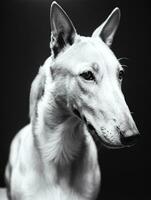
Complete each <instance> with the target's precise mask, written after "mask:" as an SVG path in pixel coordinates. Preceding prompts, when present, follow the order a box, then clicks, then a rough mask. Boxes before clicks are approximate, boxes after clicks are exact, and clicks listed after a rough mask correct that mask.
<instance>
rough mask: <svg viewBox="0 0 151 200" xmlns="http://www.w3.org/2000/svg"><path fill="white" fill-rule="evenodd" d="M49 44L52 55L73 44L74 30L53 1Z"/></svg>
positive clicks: (65, 15)
mask: <svg viewBox="0 0 151 200" xmlns="http://www.w3.org/2000/svg"><path fill="white" fill-rule="evenodd" d="M50 24H51V43H50V47H51V50H52V53H53V55H54V56H55V57H56V56H57V55H58V53H59V52H60V51H61V50H62V49H63V48H64V47H65V46H66V45H68V44H69V45H72V44H73V42H74V38H75V34H76V30H75V28H74V26H73V24H72V22H71V20H70V19H69V17H68V16H67V14H66V13H65V11H64V10H63V9H62V8H61V7H60V6H59V5H58V4H57V3H56V2H55V1H54V2H53V3H52V5H51V9H50Z"/></svg>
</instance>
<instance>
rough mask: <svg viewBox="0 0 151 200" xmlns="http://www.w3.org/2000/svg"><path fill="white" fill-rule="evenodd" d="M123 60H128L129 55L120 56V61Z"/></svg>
mask: <svg viewBox="0 0 151 200" xmlns="http://www.w3.org/2000/svg"><path fill="white" fill-rule="evenodd" d="M121 60H128V58H127V57H121V58H118V61H121Z"/></svg>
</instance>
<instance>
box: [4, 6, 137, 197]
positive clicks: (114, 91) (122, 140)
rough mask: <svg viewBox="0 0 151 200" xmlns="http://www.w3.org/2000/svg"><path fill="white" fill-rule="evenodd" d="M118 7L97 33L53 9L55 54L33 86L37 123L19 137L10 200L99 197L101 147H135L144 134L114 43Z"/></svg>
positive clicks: (13, 150)
mask: <svg viewBox="0 0 151 200" xmlns="http://www.w3.org/2000/svg"><path fill="white" fill-rule="evenodd" d="M119 22H120V9H119V8H115V9H114V10H113V11H112V12H111V14H110V15H109V17H108V18H107V19H106V20H105V21H104V22H103V23H102V24H101V25H100V26H99V27H98V28H97V29H96V30H95V31H94V32H93V34H92V36H91V37H84V36H80V35H78V34H77V32H76V29H75V27H74V25H73V23H72V21H71V20H70V18H69V17H68V16H67V14H66V13H65V11H64V10H63V9H62V8H61V7H60V6H59V5H58V4H57V3H56V2H53V3H52V5H51V11H50V24H51V42H50V48H51V56H50V57H49V58H48V59H47V60H46V61H45V63H44V65H43V66H42V67H40V69H39V72H38V75H37V76H36V78H35V79H34V81H33V83H32V86H31V92H30V124H29V125H27V126H26V127H24V128H23V129H22V130H21V131H20V132H19V133H18V134H17V135H16V136H15V138H14V139H13V141H12V144H11V147H10V155H9V161H8V164H7V166H6V172H5V177H6V184H7V196H8V197H7V198H8V199H9V200H31V199H32V200H33V199H35V200H94V199H96V198H97V196H98V193H99V190H100V182H101V171H100V166H99V163H98V149H97V148H100V150H101V147H102V145H105V146H106V147H108V148H122V147H129V146H131V145H133V144H135V143H136V141H137V140H138V138H139V136H140V134H139V132H138V129H137V127H136V125H135V122H134V120H133V118H132V116H131V113H130V110H129V108H128V106H127V104H126V102H125V99H124V96H123V93H122V91H121V84H122V79H123V73H124V70H123V68H122V65H121V64H120V62H119V60H118V59H117V58H116V56H115V55H114V53H113V52H112V50H111V48H110V46H111V44H112V42H113V38H114V35H115V33H116V30H117V28H118V25H119Z"/></svg>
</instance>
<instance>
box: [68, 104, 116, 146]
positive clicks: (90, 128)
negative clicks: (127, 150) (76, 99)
mask: <svg viewBox="0 0 151 200" xmlns="http://www.w3.org/2000/svg"><path fill="white" fill-rule="evenodd" d="M72 112H73V113H74V115H75V116H76V117H77V118H78V119H79V120H81V121H83V122H84V124H85V125H86V127H87V130H88V132H89V133H90V134H91V136H92V138H93V140H94V142H95V144H96V146H97V148H98V149H99V148H100V145H103V146H105V147H107V148H119V147H120V146H117V145H116V146H115V145H114V144H111V143H110V141H108V140H107V139H103V138H101V136H99V134H98V132H97V131H96V129H95V128H94V126H93V125H92V124H91V123H90V122H89V121H88V120H87V119H86V118H85V116H81V114H80V112H79V111H78V109H77V108H75V107H74V108H72Z"/></svg>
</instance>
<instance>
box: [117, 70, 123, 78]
mask: <svg viewBox="0 0 151 200" xmlns="http://www.w3.org/2000/svg"><path fill="white" fill-rule="evenodd" d="M123 76H124V70H120V71H119V75H118V78H119V80H122V79H123Z"/></svg>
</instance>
